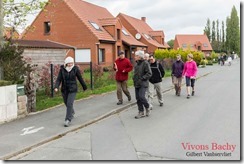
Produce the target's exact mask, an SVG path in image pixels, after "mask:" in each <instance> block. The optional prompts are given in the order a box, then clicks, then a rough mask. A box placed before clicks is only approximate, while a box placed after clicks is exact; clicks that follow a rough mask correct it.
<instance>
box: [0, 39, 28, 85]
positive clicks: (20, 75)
mask: <svg viewBox="0 0 244 164" xmlns="http://www.w3.org/2000/svg"><path fill="white" fill-rule="evenodd" d="M23 51H24V50H23V49H22V48H20V47H18V46H16V45H13V44H12V43H11V42H7V43H6V44H5V45H4V46H3V47H2V50H1V51H0V65H1V67H2V68H3V74H4V80H7V81H12V82H13V83H16V84H20V83H23V82H24V76H25V75H26V74H27V72H31V71H32V66H31V65H30V64H28V63H27V61H26V60H24V58H23V56H22V53H23Z"/></svg>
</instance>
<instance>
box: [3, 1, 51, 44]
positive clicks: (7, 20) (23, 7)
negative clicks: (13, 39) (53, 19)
mask: <svg viewBox="0 0 244 164" xmlns="http://www.w3.org/2000/svg"><path fill="white" fill-rule="evenodd" d="M0 1H1V2H2V5H1V3H0V7H2V8H0V9H1V11H2V12H3V13H2V17H3V21H1V22H0V23H1V27H4V26H6V27H12V28H11V29H12V31H11V33H13V32H15V30H16V29H21V28H24V27H25V26H26V22H27V16H28V15H30V14H36V13H37V12H38V11H39V10H40V9H42V8H43V7H44V6H45V4H46V3H47V2H45V1H44V0H28V1H26V0H0ZM0 33H1V34H0V35H1V41H3V36H2V34H3V28H1V31H0Z"/></svg>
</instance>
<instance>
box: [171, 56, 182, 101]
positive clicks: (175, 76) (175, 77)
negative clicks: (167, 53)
mask: <svg viewBox="0 0 244 164" xmlns="http://www.w3.org/2000/svg"><path fill="white" fill-rule="evenodd" d="M183 69H184V62H183V61H182V60H181V55H180V54H178V55H176V61H175V62H174V63H173V65H172V73H171V76H172V82H173V84H174V87H175V95H177V96H180V92H181V83H182V73H183Z"/></svg>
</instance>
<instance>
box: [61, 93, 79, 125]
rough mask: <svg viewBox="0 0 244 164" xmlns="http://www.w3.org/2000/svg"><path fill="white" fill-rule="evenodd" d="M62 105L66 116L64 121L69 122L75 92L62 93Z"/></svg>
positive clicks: (71, 115)
mask: <svg viewBox="0 0 244 164" xmlns="http://www.w3.org/2000/svg"><path fill="white" fill-rule="evenodd" d="M62 96H63V100H64V104H65V106H66V116H65V120H69V121H71V120H72V118H73V113H74V107H73V104H74V101H75V96H76V92H73V93H62Z"/></svg>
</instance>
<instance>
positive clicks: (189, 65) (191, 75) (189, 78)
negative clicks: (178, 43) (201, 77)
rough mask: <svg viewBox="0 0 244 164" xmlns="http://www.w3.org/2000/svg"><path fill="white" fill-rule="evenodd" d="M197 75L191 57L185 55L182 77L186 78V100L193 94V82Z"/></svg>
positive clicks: (195, 66) (194, 63) (190, 55)
mask: <svg viewBox="0 0 244 164" xmlns="http://www.w3.org/2000/svg"><path fill="white" fill-rule="evenodd" d="M196 75H197V64H196V62H195V61H194V60H193V55H192V54H188V55H187V61H186V62H185V65H184V69H183V73H182V76H185V77H186V92H187V97H186V98H187V99H189V98H190V93H191V95H192V96H194V94H195V88H194V87H195V80H196Z"/></svg>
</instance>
